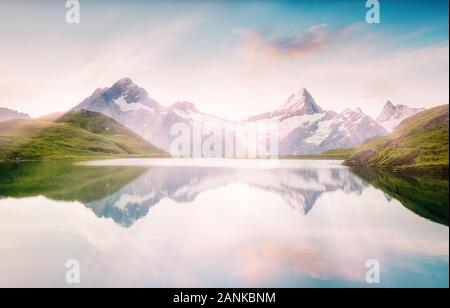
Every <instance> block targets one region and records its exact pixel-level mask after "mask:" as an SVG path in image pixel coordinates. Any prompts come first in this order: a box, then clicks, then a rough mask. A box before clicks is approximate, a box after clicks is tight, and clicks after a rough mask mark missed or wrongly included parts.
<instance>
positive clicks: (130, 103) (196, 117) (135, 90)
mask: <svg viewBox="0 0 450 308" xmlns="http://www.w3.org/2000/svg"><path fill="white" fill-rule="evenodd" d="M81 109H86V110H91V111H95V112H100V113H103V114H105V115H107V116H109V117H112V118H114V119H115V120H116V121H118V122H119V123H121V124H122V125H124V126H126V127H128V128H130V129H132V130H133V131H134V132H135V133H137V134H139V135H140V136H142V137H144V138H145V139H147V140H148V141H150V142H151V143H152V144H154V145H156V146H158V147H159V148H162V149H164V150H166V151H169V149H170V144H171V141H172V140H173V139H174V136H171V135H170V132H171V128H172V127H173V125H174V124H176V123H184V124H187V125H188V126H189V127H190V128H191V130H192V127H193V124H194V122H195V123H197V124H198V125H200V126H201V127H203V128H206V129H211V128H214V129H217V128H218V129H224V128H225V127H233V126H234V125H241V126H245V127H248V126H251V125H253V124H255V125H259V124H261V125H267V124H269V125H271V126H272V127H277V128H278V130H279V136H280V140H279V151H280V154H281V155H284V154H286V155H293V154H315V153H321V152H324V151H327V150H330V149H335V148H337V147H341V148H349V147H353V146H355V145H357V144H359V143H361V142H363V141H364V140H365V139H367V138H370V137H373V136H380V135H385V134H387V131H386V130H385V129H384V128H383V127H382V126H381V125H380V124H378V123H377V122H376V121H375V120H373V119H372V118H371V117H369V116H367V115H366V114H364V113H363V112H362V111H361V110H360V109H355V110H345V111H344V112H342V113H340V114H338V113H337V112H334V111H326V110H323V109H322V108H321V107H320V106H319V105H318V104H317V103H316V102H315V100H314V98H313V97H312V95H311V94H310V93H309V92H308V91H307V90H306V89H301V90H300V91H299V92H298V93H297V94H292V95H291V96H289V98H288V99H287V100H286V102H285V103H284V104H282V106H281V107H280V108H278V109H277V110H274V111H271V112H267V113H263V114H260V115H256V116H253V117H250V118H249V119H248V120H246V121H240V122H236V121H228V120H226V119H222V118H220V117H217V116H213V115H209V114H206V113H202V112H201V111H199V110H198V109H197V108H196V106H195V105H194V104H192V103H189V102H179V103H175V104H173V105H171V106H167V107H165V106H161V105H160V104H159V103H157V102H156V101H155V100H153V99H151V98H150V97H149V95H148V93H147V91H145V90H144V89H143V88H140V87H139V86H137V85H136V84H134V83H133V82H132V81H131V80H130V79H129V78H124V79H122V80H119V81H118V82H116V83H115V84H114V85H112V86H111V87H110V88H104V89H98V90H96V91H95V92H94V93H93V94H92V95H91V96H90V97H89V98H87V99H85V100H84V101H83V102H82V103H80V104H79V105H78V106H76V107H75V108H74V110H81ZM195 142H196V141H195V140H194V138H191V148H193V147H194V146H197V144H194V143H195Z"/></svg>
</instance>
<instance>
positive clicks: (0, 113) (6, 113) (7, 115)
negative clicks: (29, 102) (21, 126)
mask: <svg viewBox="0 0 450 308" xmlns="http://www.w3.org/2000/svg"><path fill="white" fill-rule="evenodd" d="M29 118H30V116H29V115H28V114H25V113H20V112H17V111H15V110H11V109H8V108H3V107H0V122H3V121H9V120H14V119H29Z"/></svg>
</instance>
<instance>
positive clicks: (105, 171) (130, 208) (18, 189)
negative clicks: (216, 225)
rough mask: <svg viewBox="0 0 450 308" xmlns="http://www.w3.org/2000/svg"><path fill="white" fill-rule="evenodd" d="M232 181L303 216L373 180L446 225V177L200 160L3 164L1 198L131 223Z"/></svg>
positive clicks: (388, 197) (387, 193)
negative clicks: (76, 206) (75, 205)
mask: <svg viewBox="0 0 450 308" xmlns="http://www.w3.org/2000/svg"><path fill="white" fill-rule="evenodd" d="M233 183H241V184H245V185H249V186H251V187H253V188H257V189H260V190H264V191H269V192H272V193H274V194H276V195H278V196H279V197H281V198H282V200H284V202H285V204H286V205H288V206H289V207H291V208H292V209H293V210H295V211H296V212H298V213H300V214H301V215H307V214H308V213H309V212H310V211H312V210H313V208H314V205H315V203H316V201H317V200H318V199H319V198H320V197H321V196H322V195H323V194H325V193H328V192H334V191H338V190H340V191H342V192H344V193H345V194H352V193H353V194H356V195H360V194H361V193H362V192H363V191H364V190H365V189H366V188H367V187H369V186H370V185H372V186H373V187H375V188H376V189H380V190H382V191H383V192H384V193H385V196H386V200H387V201H388V202H390V201H391V200H392V198H394V199H396V200H398V201H400V202H401V203H402V204H403V205H404V206H406V207H407V208H409V209H410V210H412V211H414V212H415V213H416V214H419V215H421V216H423V217H425V218H428V219H431V220H433V221H435V222H439V223H441V224H444V225H447V226H448V206H447V205H448V180H444V179H426V180H418V179H416V178H414V177H406V176H400V175H393V174H389V173H381V172H376V171H371V170H367V169H363V170H361V169H359V170H351V169H349V168H346V167H342V166H340V165H339V164H334V165H330V166H327V167H325V168H324V167H315V166H314V165H313V167H309V166H306V167H299V168H292V167H289V168H286V167H283V166H281V167H280V168H270V169H258V168H230V167H198V166H158V165H156V166H95V165H94V166H91V165H75V164H70V163H55V162H52V163H20V164H0V184H1V185H0V198H1V197H15V198H21V197H31V196H39V195H43V196H45V197H47V198H49V199H53V200H60V201H78V202H81V203H83V204H84V205H85V206H86V207H88V208H90V209H91V210H92V211H93V212H94V213H95V214H96V215H97V216H98V217H103V218H111V219H113V220H114V221H115V222H116V223H117V224H119V225H121V226H123V227H126V228H128V227H131V226H132V225H133V224H134V223H135V222H136V221H137V220H139V219H141V218H143V217H145V216H146V215H148V214H149V210H150V208H151V207H153V206H155V205H156V204H158V203H160V202H161V201H162V200H163V199H166V198H168V199H172V200H174V201H176V202H178V203H191V202H194V201H195V199H196V198H197V196H198V195H200V194H201V193H203V192H206V191H209V190H213V189H216V188H220V187H224V186H227V185H230V184H233Z"/></svg>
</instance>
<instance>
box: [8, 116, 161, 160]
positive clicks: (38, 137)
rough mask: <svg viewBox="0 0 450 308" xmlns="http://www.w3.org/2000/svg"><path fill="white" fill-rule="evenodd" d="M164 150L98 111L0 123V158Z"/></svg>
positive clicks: (146, 153)
mask: <svg viewBox="0 0 450 308" xmlns="http://www.w3.org/2000/svg"><path fill="white" fill-rule="evenodd" d="M163 154H164V152H163V151H162V150H160V149H158V148H156V147H155V146H153V145H152V144H150V143H149V142H148V141H146V140H145V139H143V138H142V137H140V136H138V135H136V134H135V133H133V132H132V131H131V130H129V129H128V128H125V127H123V126H122V125H120V124H119V123H117V122H116V121H115V120H113V119H111V118H108V117H106V116H104V115H102V114H100V113H95V112H91V111H86V110H82V111H79V112H71V113H68V114H66V115H64V116H63V117H61V118H60V119H58V120H57V121H56V122H47V121H38V120H11V121H7V122H2V123H0V159H3V160H53V159H85V158H100V157H117V156H120V157H122V156H135V155H139V156H151V155H163Z"/></svg>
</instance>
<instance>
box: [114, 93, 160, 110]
mask: <svg viewBox="0 0 450 308" xmlns="http://www.w3.org/2000/svg"><path fill="white" fill-rule="evenodd" d="M113 102H114V103H115V104H116V105H117V106H119V108H120V110H122V111H123V112H129V111H139V110H144V111H148V112H153V109H152V108H150V107H148V106H146V105H144V104H142V103H140V102H137V103H127V101H126V100H125V98H124V97H123V96H120V97H119V98H117V99H115V100H113Z"/></svg>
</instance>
